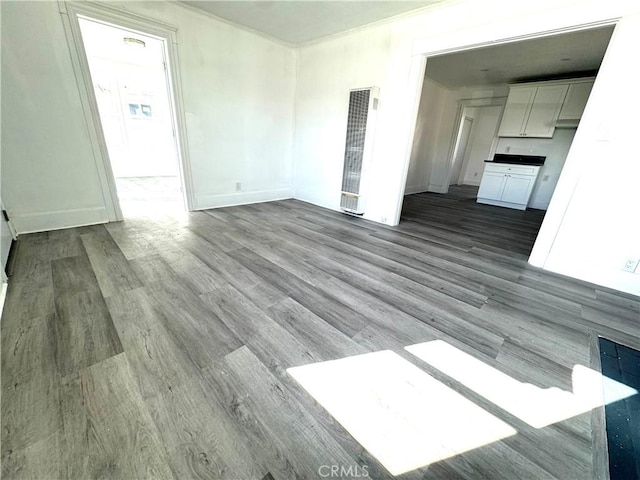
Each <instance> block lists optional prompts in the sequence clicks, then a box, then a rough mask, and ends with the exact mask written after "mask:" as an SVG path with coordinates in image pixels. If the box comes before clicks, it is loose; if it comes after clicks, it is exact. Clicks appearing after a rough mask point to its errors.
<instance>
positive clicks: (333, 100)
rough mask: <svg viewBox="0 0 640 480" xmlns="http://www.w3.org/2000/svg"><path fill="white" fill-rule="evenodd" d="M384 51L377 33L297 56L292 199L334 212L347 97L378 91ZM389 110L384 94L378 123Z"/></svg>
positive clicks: (383, 37)
mask: <svg viewBox="0 0 640 480" xmlns="http://www.w3.org/2000/svg"><path fill="white" fill-rule="evenodd" d="M389 49H390V43H389V33H388V32H386V31H384V30H376V31H369V32H364V33H362V34H361V35H354V36H353V37H351V36H349V37H346V38H345V39H344V40H340V41H337V42H327V43H326V44H325V43H323V44H321V45H319V46H318V47H317V48H314V47H310V48H303V49H302V50H301V51H300V52H299V56H298V82H297V101H296V135H295V147H294V149H295V150H294V152H295V153H294V157H295V189H296V190H295V197H296V198H299V199H301V200H305V201H308V202H311V203H315V204H318V205H322V206H324V207H328V208H333V209H338V208H339V206H340V190H341V184H342V170H343V162H344V147H345V138H346V125H347V113H348V107H349V91H350V90H351V89H354V88H362V87H372V86H383V84H384V83H385V81H384V77H385V76H386V74H387V71H386V69H387V67H388V52H389ZM302 52H304V53H302ZM388 108H389V104H388V96H385V95H384V93H383V94H381V97H380V102H379V111H378V118H379V117H380V115H381V113H382V112H383V111H385V110H386V109H388ZM384 130H385V125H384V123H381V122H377V126H376V136H375V138H376V141H377V139H378V138H379V136H380V132H384ZM374 148H376V149H378V148H380V146H379V145H377V146H375V147H374ZM362 188H363V189H365V188H367V185H363V186H362Z"/></svg>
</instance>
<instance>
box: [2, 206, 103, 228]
mask: <svg viewBox="0 0 640 480" xmlns="http://www.w3.org/2000/svg"><path fill="white" fill-rule="evenodd" d="M108 221H109V216H108V215H107V210H106V209H105V208H104V207H96V208H78V209H75V210H59V211H54V212H43V213H25V214H19V213H18V214H16V213H12V215H11V223H12V225H13V226H14V228H15V229H16V232H17V233H18V234H21V233H35V232H47V231H50V230H61V229H63V228H72V227H82V226H85V225H95V224H98V223H107V222H108Z"/></svg>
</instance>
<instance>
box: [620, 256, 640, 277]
mask: <svg viewBox="0 0 640 480" xmlns="http://www.w3.org/2000/svg"><path fill="white" fill-rule="evenodd" d="M638 262H640V259H638V258H627V261H626V262H624V265H623V266H622V270H624V271H625V272H631V273H633V272H635V271H636V268H638Z"/></svg>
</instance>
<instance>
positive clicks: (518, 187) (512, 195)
mask: <svg viewBox="0 0 640 480" xmlns="http://www.w3.org/2000/svg"><path fill="white" fill-rule="evenodd" d="M535 181H536V177H535V176H533V175H518V174H517V173H515V174H508V175H507V176H506V179H505V183H504V190H503V191H502V197H501V198H500V200H502V201H503V202H509V203H517V204H519V205H526V204H527V203H528V202H529V196H530V195H531V191H532V190H533V184H534V183H535Z"/></svg>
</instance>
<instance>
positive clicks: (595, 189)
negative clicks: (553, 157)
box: [530, 15, 640, 295]
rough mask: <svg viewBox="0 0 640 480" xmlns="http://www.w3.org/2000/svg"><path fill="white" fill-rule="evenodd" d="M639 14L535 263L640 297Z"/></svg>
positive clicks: (614, 58)
mask: <svg viewBox="0 0 640 480" xmlns="http://www.w3.org/2000/svg"><path fill="white" fill-rule="evenodd" d="M638 45H640V15H634V16H628V17H626V18H624V19H623V20H622V21H621V22H620V23H619V25H618V26H617V27H616V30H615V32H614V35H613V37H612V39H611V43H610V45H609V49H608V50H607V54H606V55H605V58H604V60H603V63H602V66H601V68H600V71H599V73H598V77H597V78H596V82H595V84H594V88H593V90H592V92H591V96H590V97H589V102H588V104H587V108H586V109H585V112H584V114H583V117H582V120H581V122H580V125H579V127H578V130H577V132H576V135H575V139H574V141H573V146H572V148H571V151H570V153H569V156H568V157H567V161H566V163H565V168H564V169H563V171H562V175H561V177H560V180H559V182H558V186H557V188H556V194H555V195H554V197H553V200H552V202H551V205H550V206H549V210H548V212H547V215H546V217H545V223H544V224H543V226H542V229H541V231H540V234H539V238H540V237H541V236H542V237H543V239H544V242H538V243H537V244H536V247H535V249H534V252H533V254H532V258H531V260H530V261H533V262H535V264H538V265H540V266H543V267H544V268H546V269H549V270H553V271H556V272H559V273H563V274H565V275H570V276H574V277H577V278H581V279H584V280H587V281H590V282H594V283H598V284H601V285H606V286H610V287H613V288H616V289H619V290H622V291H626V292H629V293H633V294H635V295H640V271H637V272H636V273H628V272H624V271H622V266H623V265H624V263H625V262H626V260H627V259H631V258H634V259H637V258H640V221H639V220H638V218H639V217H638V207H639V206H640V188H638V178H640V162H639V161H638V155H637V143H638V142H637V136H638V131H637V130H638V122H637V118H636V117H637V112H638V109H640V97H638V96H637V95H636V94H635V90H636V88H635V85H634V82H633V81H632V80H630V79H634V78H638V75H640V57H639V56H638V55H637V51H636V50H637V46H638Z"/></svg>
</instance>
